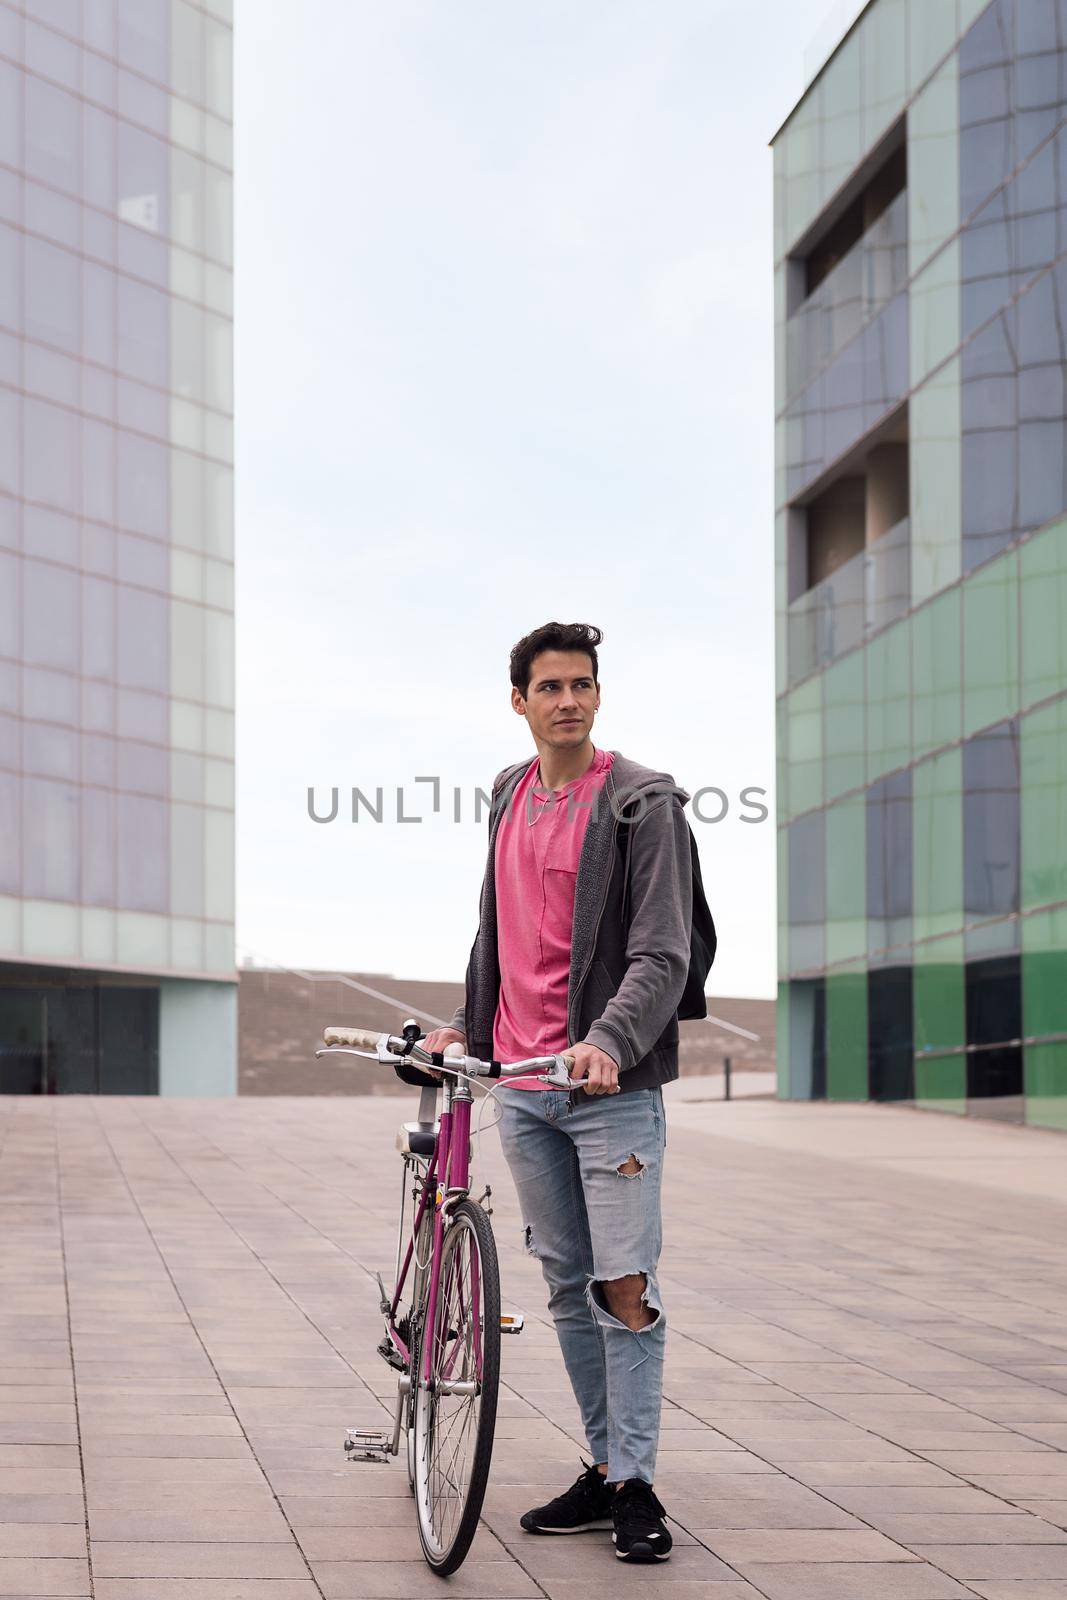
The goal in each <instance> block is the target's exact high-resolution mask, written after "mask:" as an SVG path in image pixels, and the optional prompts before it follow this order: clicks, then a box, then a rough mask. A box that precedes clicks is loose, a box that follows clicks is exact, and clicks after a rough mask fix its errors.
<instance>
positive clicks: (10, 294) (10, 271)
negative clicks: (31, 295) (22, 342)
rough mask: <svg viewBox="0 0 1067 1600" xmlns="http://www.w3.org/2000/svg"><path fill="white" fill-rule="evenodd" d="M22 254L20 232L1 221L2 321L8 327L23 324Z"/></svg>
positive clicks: (0, 298)
mask: <svg viewBox="0 0 1067 1600" xmlns="http://www.w3.org/2000/svg"><path fill="white" fill-rule="evenodd" d="M21 255H22V251H21V248H20V241H19V236H18V234H17V233H16V232H15V230H14V228H9V227H8V225H7V223H6V222H3V223H0V323H3V324H4V326H5V327H7V328H21V326H22V293H21V289H22V262H21V260H20V257H21Z"/></svg>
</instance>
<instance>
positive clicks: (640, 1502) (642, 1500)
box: [615, 1484, 667, 1533]
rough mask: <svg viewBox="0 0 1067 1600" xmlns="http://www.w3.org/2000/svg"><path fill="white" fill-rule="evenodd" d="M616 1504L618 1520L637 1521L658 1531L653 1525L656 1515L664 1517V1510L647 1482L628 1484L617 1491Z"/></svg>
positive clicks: (653, 1530)
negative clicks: (631, 1485) (632, 1485)
mask: <svg viewBox="0 0 1067 1600" xmlns="http://www.w3.org/2000/svg"><path fill="white" fill-rule="evenodd" d="M615 1503H616V1505H617V1507H618V1517H619V1521H620V1522H622V1521H626V1522H631V1523H639V1524H641V1525H642V1526H643V1527H647V1528H649V1529H650V1530H651V1531H652V1532H654V1533H658V1532H659V1529H658V1528H656V1526H655V1521H656V1518H657V1517H665V1516H666V1515H667V1513H666V1510H665V1509H664V1507H663V1506H662V1505H661V1504H660V1501H659V1497H658V1495H657V1494H656V1493H655V1491H654V1490H653V1489H652V1487H651V1485H649V1484H640V1485H635V1486H634V1487H633V1488H631V1487H630V1486H629V1485H627V1486H626V1487H624V1488H622V1489H619V1490H618V1492H617V1498H616V1502H615Z"/></svg>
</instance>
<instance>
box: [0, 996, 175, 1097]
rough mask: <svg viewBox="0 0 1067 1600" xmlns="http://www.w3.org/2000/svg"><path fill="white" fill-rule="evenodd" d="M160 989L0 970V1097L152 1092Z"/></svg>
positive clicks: (156, 1064)
mask: <svg viewBox="0 0 1067 1600" xmlns="http://www.w3.org/2000/svg"><path fill="white" fill-rule="evenodd" d="M158 1092H159V986H158V984H154V983H151V982H146V983H143V984H141V983H138V982H137V981H136V980H135V979H129V978H126V979H123V978H118V977H115V978H112V977H110V976H105V975H102V974H95V973H91V972H68V971H60V970H53V971H51V972H48V971H38V969H34V968H21V969H20V968H17V967H7V968H5V969H4V970H3V972H0V1094H33V1095H36V1094H40V1095H49V1094H158Z"/></svg>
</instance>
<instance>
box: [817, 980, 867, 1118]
mask: <svg viewBox="0 0 1067 1600" xmlns="http://www.w3.org/2000/svg"><path fill="white" fill-rule="evenodd" d="M868 1093H869V1073H868V1068H867V971H866V968H865V967H862V968H857V969H856V970H855V971H852V972H831V973H829V974H828V975H827V978H826V1097H827V1099H828V1100H866V1099H867V1096H868Z"/></svg>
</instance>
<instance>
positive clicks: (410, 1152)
mask: <svg viewBox="0 0 1067 1600" xmlns="http://www.w3.org/2000/svg"><path fill="white" fill-rule="evenodd" d="M437 1128H438V1124H437V1123H436V1122H402V1123H401V1124H400V1132H399V1133H398V1134H397V1136H396V1147H397V1149H398V1150H399V1151H400V1153H401V1155H405V1156H432V1155H433V1147H434V1141H435V1140H436V1138H437Z"/></svg>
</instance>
